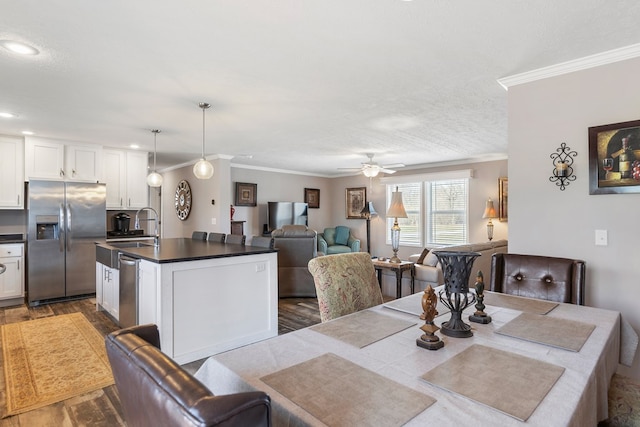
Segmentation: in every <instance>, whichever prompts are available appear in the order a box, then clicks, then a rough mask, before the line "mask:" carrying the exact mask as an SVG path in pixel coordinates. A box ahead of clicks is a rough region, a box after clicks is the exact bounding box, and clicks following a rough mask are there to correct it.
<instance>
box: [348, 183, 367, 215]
mask: <svg viewBox="0 0 640 427" xmlns="http://www.w3.org/2000/svg"><path fill="white" fill-rule="evenodd" d="M366 200H367V187H357V188H347V192H346V201H345V206H346V211H347V219H362V218H363V216H362V214H361V213H360V212H361V211H362V209H363V208H364V203H365V201H366Z"/></svg>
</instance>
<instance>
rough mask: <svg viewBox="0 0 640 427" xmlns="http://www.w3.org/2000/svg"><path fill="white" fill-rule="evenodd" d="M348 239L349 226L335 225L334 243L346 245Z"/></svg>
mask: <svg viewBox="0 0 640 427" xmlns="http://www.w3.org/2000/svg"><path fill="white" fill-rule="evenodd" d="M348 241H349V227H345V226H342V225H339V226H337V227H336V245H346V244H347V242H348Z"/></svg>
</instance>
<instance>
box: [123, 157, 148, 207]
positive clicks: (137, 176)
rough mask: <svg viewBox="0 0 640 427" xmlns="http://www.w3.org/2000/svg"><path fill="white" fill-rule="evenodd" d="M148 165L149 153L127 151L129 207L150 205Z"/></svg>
mask: <svg viewBox="0 0 640 427" xmlns="http://www.w3.org/2000/svg"><path fill="white" fill-rule="evenodd" d="M148 165H149V155H148V154H147V153H145V152H139V151H127V207H129V208H133V209H140V208H144V207H145V206H149V186H148V185H147V173H148V171H147V167H148Z"/></svg>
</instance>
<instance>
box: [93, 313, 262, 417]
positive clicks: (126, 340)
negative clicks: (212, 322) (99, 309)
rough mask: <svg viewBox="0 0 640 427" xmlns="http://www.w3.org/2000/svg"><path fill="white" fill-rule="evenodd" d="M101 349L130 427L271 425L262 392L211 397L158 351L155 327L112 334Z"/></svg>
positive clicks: (194, 380) (130, 329) (203, 388)
mask: <svg viewBox="0 0 640 427" xmlns="http://www.w3.org/2000/svg"><path fill="white" fill-rule="evenodd" d="M105 346H106V350H107V357H108V358H109V363H110V365H111V371H112V372H113V378H114V380H115V385H116V389H117V390H118V396H119V398H120V399H119V401H120V402H121V404H122V412H123V415H124V420H125V422H126V423H127V425H128V426H130V427H151V426H214V425H215V426H218V425H223V426H263V427H270V426H271V399H270V398H269V396H268V395H267V394H266V393H264V392H261V391H249V392H242V393H234V394H227V395H218V396H216V395H213V394H212V393H211V391H210V390H209V389H208V388H207V387H205V386H204V385H203V384H202V383H201V382H200V381H199V380H198V379H196V378H195V377H194V376H192V375H191V374H190V373H188V372H187V371H186V370H184V369H183V368H182V367H181V366H180V365H178V364H177V363H176V362H175V361H174V360H173V359H171V358H169V357H168V356H167V355H165V354H164V353H163V352H162V351H160V334H159V332H158V327H157V326H156V325H153V324H148V325H139V326H133V327H130V328H126V329H121V330H118V331H115V332H112V333H111V334H109V335H107V337H106V339H105Z"/></svg>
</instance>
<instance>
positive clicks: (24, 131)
mask: <svg viewBox="0 0 640 427" xmlns="http://www.w3.org/2000/svg"><path fill="white" fill-rule="evenodd" d="M22 134H23V135H33V132H31V131H30V130H23V131H22Z"/></svg>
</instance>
